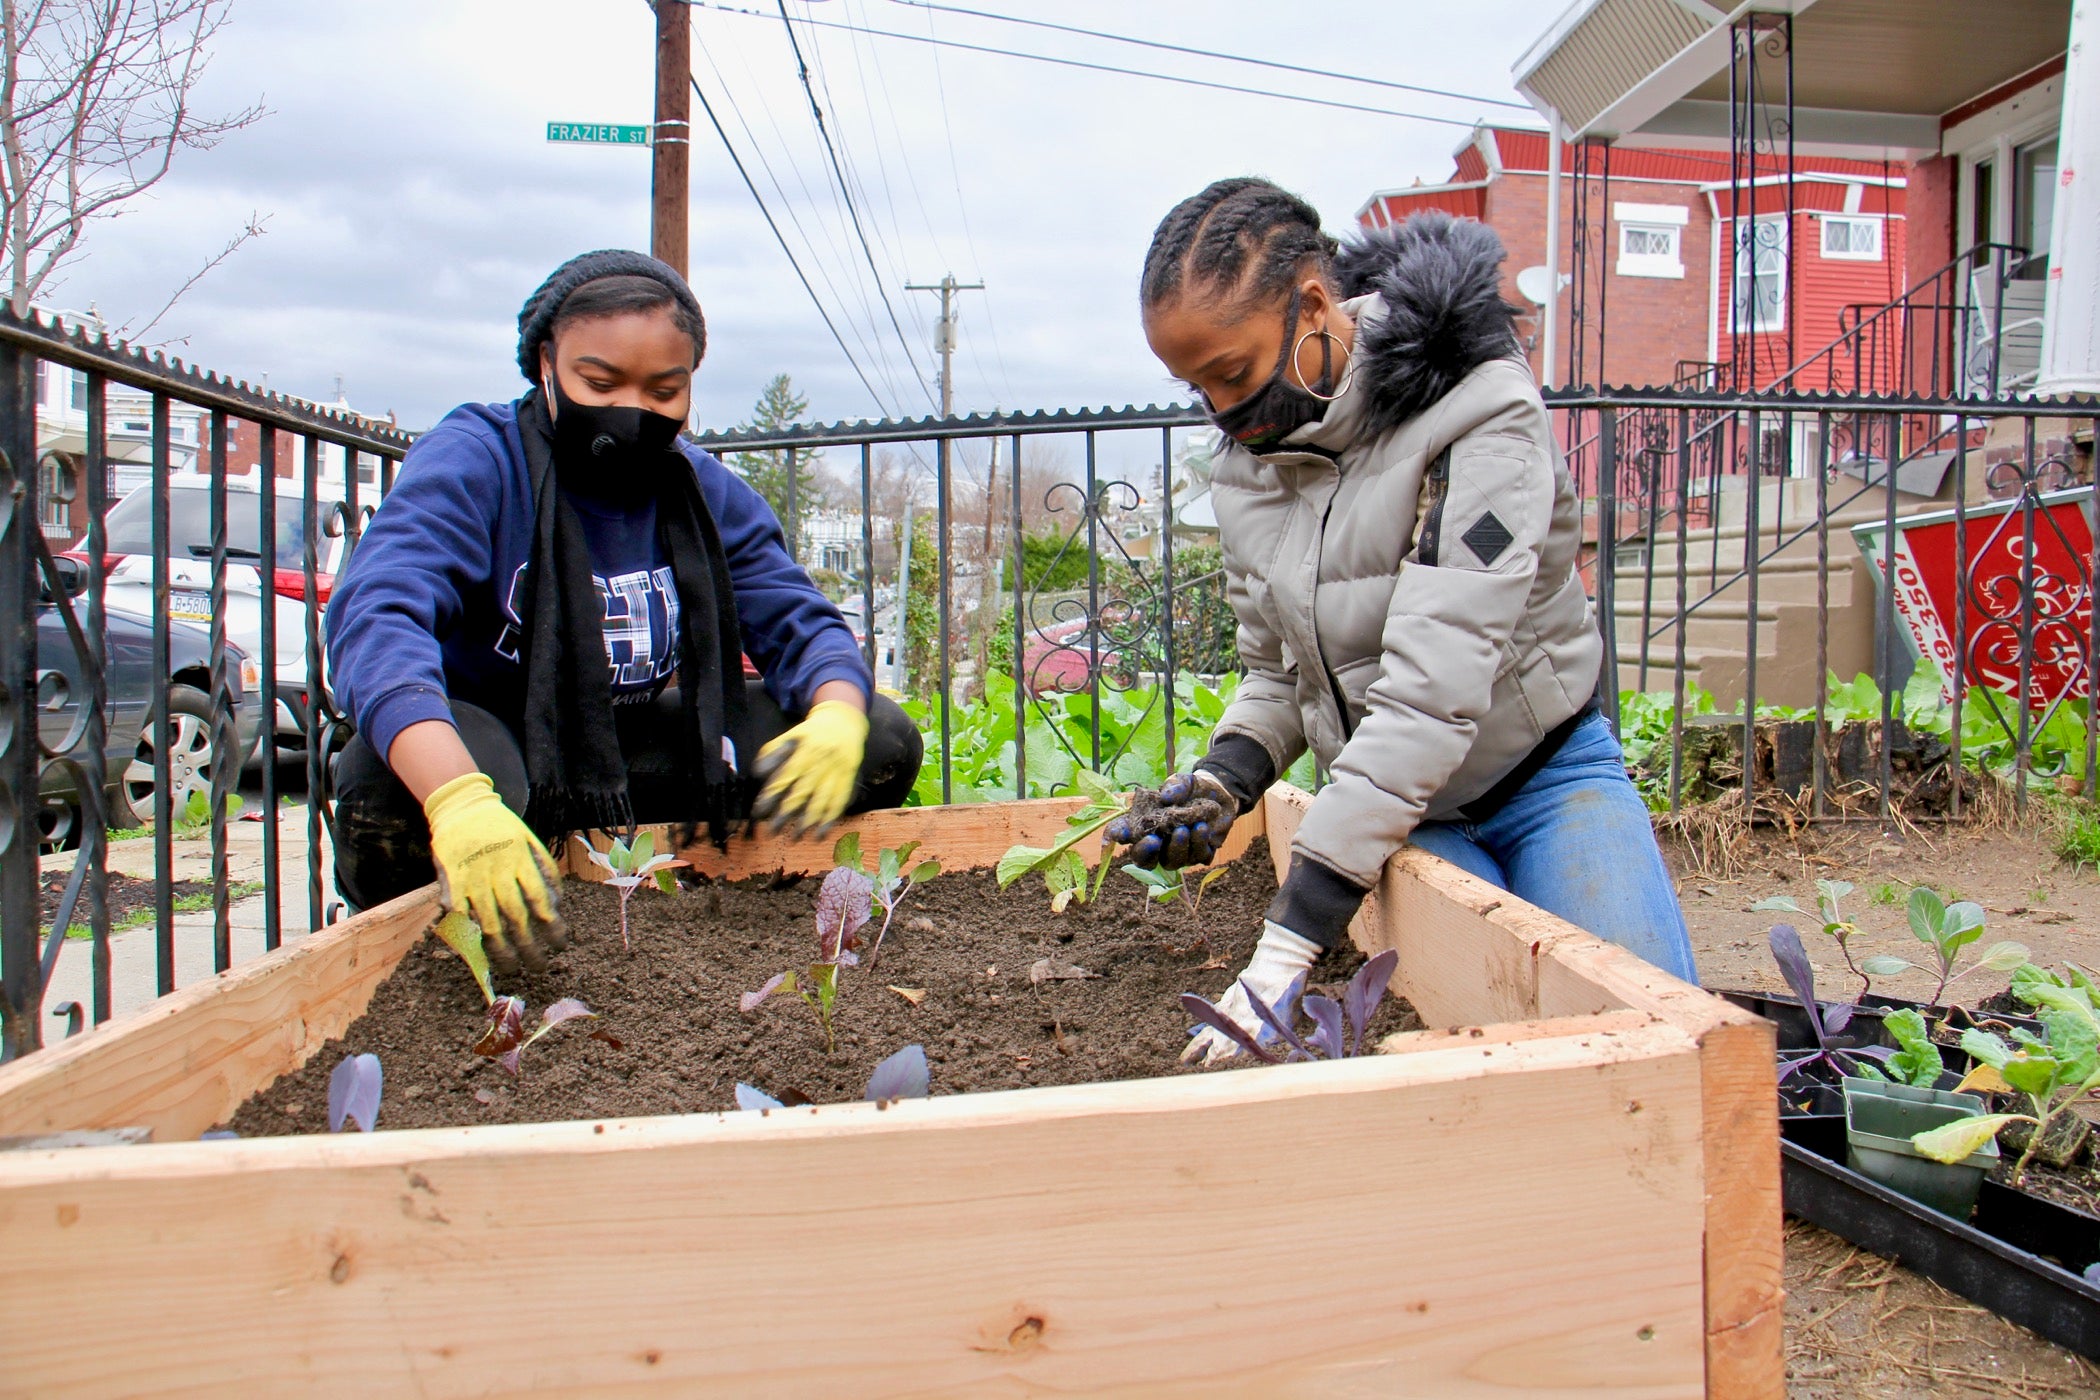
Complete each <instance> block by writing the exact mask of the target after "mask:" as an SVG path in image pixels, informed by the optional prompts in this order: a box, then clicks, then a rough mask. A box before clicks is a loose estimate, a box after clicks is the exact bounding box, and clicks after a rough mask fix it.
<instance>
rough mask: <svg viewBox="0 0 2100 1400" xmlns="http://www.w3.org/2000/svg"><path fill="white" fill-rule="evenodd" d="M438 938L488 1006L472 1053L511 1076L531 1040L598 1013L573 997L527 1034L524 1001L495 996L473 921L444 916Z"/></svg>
mask: <svg viewBox="0 0 2100 1400" xmlns="http://www.w3.org/2000/svg"><path fill="white" fill-rule="evenodd" d="M437 936H438V937H439V938H442V939H443V940H445V944H446V946H447V947H449V948H451V949H452V951H453V952H455V953H457V954H459V959H460V961H461V962H463V963H465V964H466V965H467V971H469V972H471V973H473V974H474V985H476V986H477V987H479V988H481V999H482V1000H483V1001H485V1002H487V1003H488V1008H489V1012H488V1020H487V1021H486V1022H485V1023H484V1024H483V1026H482V1029H481V1038H480V1039H479V1040H476V1041H475V1042H474V1053H475V1054H477V1055H486V1056H488V1057H489V1058H491V1059H493V1060H495V1061H496V1062H497V1063H498V1064H500V1065H502V1066H503V1067H504V1068H505V1069H507V1070H509V1071H510V1072H511V1073H512V1074H516V1073H517V1072H518V1061H519V1058H520V1057H521V1056H522V1055H523V1054H524V1053H525V1047H526V1046H528V1045H530V1044H532V1042H533V1041H535V1040H538V1039H539V1038H540V1037H541V1036H543V1035H545V1034H546V1033H547V1032H548V1031H551V1030H553V1029H554V1028H555V1027H556V1026H558V1025H560V1024H561V1023H562V1022H564V1021H573V1020H575V1019H576V1018H577V1017H579V1016H592V1017H595V1016H596V1015H597V1014H598V1013H597V1012H595V1011H593V1010H591V1009H590V1008H589V1007H588V1006H585V1005H584V1004H583V1003H582V1002H580V1001H578V1000H577V999H576V998H575V997H564V998H562V999H561V1000H560V1001H557V1002H555V1003H554V1004H553V1005H552V1006H550V1007H548V1008H547V1009H546V1010H545V1011H542V1012H541V1013H540V1024H539V1027H538V1029H536V1030H534V1031H533V1032H532V1034H531V1035H527V1034H525V1011H526V1006H525V998H523V997H514V996H500V997H499V996H497V995H496V989H495V986H494V985H493V984H492V983H491V982H490V981H489V956H488V952H487V950H486V949H484V948H483V947H482V946H481V930H480V929H479V928H478V927H476V926H475V924H474V921H473V920H472V919H470V918H468V917H467V916H466V915H464V914H459V913H450V914H446V915H444V916H443V917H442V918H440V919H439V920H438V922H437ZM616 1044H617V1043H616Z"/></svg>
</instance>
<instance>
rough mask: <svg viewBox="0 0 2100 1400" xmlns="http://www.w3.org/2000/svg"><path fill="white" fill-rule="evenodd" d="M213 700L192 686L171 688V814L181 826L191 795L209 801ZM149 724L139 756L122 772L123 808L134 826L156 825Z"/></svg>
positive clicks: (141, 735)
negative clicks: (202, 796)
mask: <svg viewBox="0 0 2100 1400" xmlns="http://www.w3.org/2000/svg"><path fill="white" fill-rule="evenodd" d="M211 720H212V714H211V698H210V697H209V696H207V695H206V694H205V693H204V692H203V691H201V690H199V689H197V688H196V687H195V686H193V685H179V684H178V685H171V686H169V687H168V777H169V784H168V788H169V801H170V807H169V810H170V811H172V812H173V813H174V814H175V818H176V820H178V821H180V820H181V818H182V813H183V811H184V810H185V809H186V808H187V807H188V805H189V801H190V795H191V794H192V793H202V794H204V800H205V801H206V802H209V801H210V800H211V769H212V737H211ZM154 738H155V734H154V726H153V722H152V721H151V720H148V721H147V722H146V728H145V731H144V732H143V733H141V734H140V735H139V746H138V751H137V753H136V754H135V755H134V756H133V757H132V760H131V766H130V767H129V768H127V769H125V770H124V805H125V807H126V808H127V809H128V810H129V811H130V814H131V818H132V820H133V821H135V822H137V823H139V824H140V825H144V824H145V823H147V822H150V821H152V820H153V808H154V801H153V777H154V774H153V741H154Z"/></svg>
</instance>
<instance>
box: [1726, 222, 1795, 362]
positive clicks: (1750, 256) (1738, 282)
mask: <svg viewBox="0 0 2100 1400" xmlns="http://www.w3.org/2000/svg"><path fill="white" fill-rule="evenodd" d="M1734 227H1735V278H1734V282H1735V286H1734V289H1733V295H1732V296H1731V297H1730V302H1731V307H1730V311H1731V315H1730V319H1729V325H1730V328H1731V329H1732V330H1734V331H1736V332H1738V333H1740V332H1743V331H1755V332H1766V331H1779V330H1784V329H1786V259H1787V236H1786V218H1785V216H1784V215H1779V216H1775V217H1772V218H1768V219H1763V218H1761V219H1756V220H1753V221H1751V222H1749V223H1745V222H1744V221H1743V220H1741V219H1738V220H1736V221H1735V225H1734Z"/></svg>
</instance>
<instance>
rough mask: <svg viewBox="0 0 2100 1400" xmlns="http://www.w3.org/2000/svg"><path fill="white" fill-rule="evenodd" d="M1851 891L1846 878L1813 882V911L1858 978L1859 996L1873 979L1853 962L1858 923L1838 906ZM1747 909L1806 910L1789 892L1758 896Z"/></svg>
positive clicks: (1879, 897)
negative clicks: (1852, 940) (1814, 909)
mask: <svg viewBox="0 0 2100 1400" xmlns="http://www.w3.org/2000/svg"><path fill="white" fill-rule="evenodd" d="M1881 888H1882V889H1883V890H1886V889H1888V888H1889V887H1888V886H1887V885H1883V886H1882V887H1881ZM1852 890H1853V886H1852V882H1851V881H1849V880H1818V881H1816V912H1817V913H1819V914H1821V915H1822V917H1823V932H1824V933H1826V934H1828V935H1830V937H1832V938H1834V939H1836V940H1837V945H1838V953H1839V954H1840V955H1841V956H1843V958H1844V959H1845V966H1846V967H1848V968H1850V969H1851V970H1852V975H1853V976H1854V977H1857V978H1858V979H1859V995H1860V996H1865V995H1866V994H1867V992H1868V991H1869V990H1870V989H1871V988H1872V987H1873V985H1874V984H1873V980H1872V979H1871V978H1870V977H1869V976H1868V974H1867V973H1866V971H1865V970H1864V969H1862V968H1861V967H1860V966H1859V964H1857V963H1855V962H1853V961H1852V945H1851V938H1852V935H1853V934H1855V933H1858V932H1859V925H1858V924H1855V923H1853V922H1852V921H1851V920H1849V919H1847V918H1846V917H1845V916H1844V914H1843V913H1842V912H1841V911H1840V909H1839V908H1838V904H1839V901H1841V900H1842V899H1844V897H1845V896H1846V895H1848V894H1851V893H1852ZM1874 898H1875V901H1876V902H1877V903H1878V902H1882V900H1881V893H1880V891H1876V892H1875V895H1874ZM1889 902H1893V901H1889ZM1750 909H1751V912H1752V913H1783V914H1801V913H1806V912H1807V911H1806V910H1804V909H1802V907H1801V906H1800V905H1798V904H1796V903H1795V902H1794V899H1793V896H1792V895H1784V894H1775V895H1773V896H1772V897H1771V898H1770V899H1760V900H1759V901H1757V903H1755V904H1753V905H1751V906H1750Z"/></svg>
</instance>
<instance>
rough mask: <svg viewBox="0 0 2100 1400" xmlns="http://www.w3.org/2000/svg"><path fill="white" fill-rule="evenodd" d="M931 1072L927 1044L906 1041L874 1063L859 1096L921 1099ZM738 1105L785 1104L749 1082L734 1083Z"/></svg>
mask: <svg viewBox="0 0 2100 1400" xmlns="http://www.w3.org/2000/svg"><path fill="white" fill-rule="evenodd" d="M931 1079H932V1076H931V1074H930V1073H929V1071H928V1070H927V1067H926V1047H925V1046H923V1045H907V1046H905V1047H904V1048H903V1049H902V1050H899V1051H898V1052H897V1053H896V1054H894V1055H892V1056H890V1057H889V1058H888V1059H886V1060H884V1061H883V1062H882V1063H881V1064H879V1065H877V1066H875V1072H874V1073H873V1074H871V1075H869V1076H868V1087H867V1089H866V1090H865V1091H863V1092H862V1094H861V1098H863V1099H865V1100H866V1101H867V1102H869V1103H889V1102H891V1101H892V1100H895V1099H923V1098H925V1097H926V1093H927V1089H928V1087H929V1085H930V1083H931ZM736 1106H737V1107H738V1108H786V1107H787V1105H786V1104H785V1103H783V1102H782V1101H781V1100H779V1099H776V1098H774V1097H773V1096H772V1095H771V1094H769V1093H767V1092H766V1091H765V1090H763V1089H757V1088H753V1087H752V1086H751V1085H749V1084H742V1083H740V1084H738V1085H737V1086H736Z"/></svg>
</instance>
